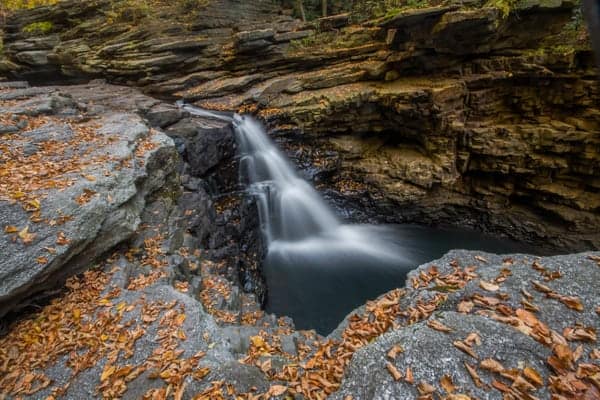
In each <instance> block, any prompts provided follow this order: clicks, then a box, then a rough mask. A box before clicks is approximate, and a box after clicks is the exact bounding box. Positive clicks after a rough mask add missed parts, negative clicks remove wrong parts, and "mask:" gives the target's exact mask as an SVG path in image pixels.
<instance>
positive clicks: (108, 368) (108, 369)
mask: <svg viewBox="0 0 600 400" xmlns="http://www.w3.org/2000/svg"><path fill="white" fill-rule="evenodd" d="M115 370H116V367H115V366H114V365H107V366H105V367H104V371H102V375H101V376H100V382H104V381H105V380H107V379H108V378H110V376H111V375H112V374H114V373H115Z"/></svg>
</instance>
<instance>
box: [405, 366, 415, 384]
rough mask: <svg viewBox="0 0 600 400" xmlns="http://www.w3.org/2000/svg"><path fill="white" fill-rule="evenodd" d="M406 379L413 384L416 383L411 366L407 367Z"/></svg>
mask: <svg viewBox="0 0 600 400" xmlns="http://www.w3.org/2000/svg"><path fill="white" fill-rule="evenodd" d="M404 380H405V381H406V382H408V383H410V384H411V385H412V384H414V383H415V377H414V375H413V372H412V368H411V367H408V368H406V378H404Z"/></svg>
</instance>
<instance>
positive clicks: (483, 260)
mask: <svg viewBox="0 0 600 400" xmlns="http://www.w3.org/2000/svg"><path fill="white" fill-rule="evenodd" d="M475 259H476V260H477V261H481V262H483V263H487V262H488V260H487V259H485V258H484V257H482V256H475Z"/></svg>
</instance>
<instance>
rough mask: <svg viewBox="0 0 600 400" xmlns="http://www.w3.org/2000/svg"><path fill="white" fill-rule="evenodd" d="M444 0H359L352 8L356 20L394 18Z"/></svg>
mask: <svg viewBox="0 0 600 400" xmlns="http://www.w3.org/2000/svg"><path fill="white" fill-rule="evenodd" d="M441 3H443V1H442V0H437V1H436V0H358V1H356V2H355V3H354V7H353V9H352V12H353V17H354V19H355V20H356V21H363V20H367V19H371V18H382V17H383V18H392V17H394V16H396V15H398V14H399V13H401V12H403V11H406V10H411V9H417V8H424V7H430V6H432V5H439V4H441Z"/></svg>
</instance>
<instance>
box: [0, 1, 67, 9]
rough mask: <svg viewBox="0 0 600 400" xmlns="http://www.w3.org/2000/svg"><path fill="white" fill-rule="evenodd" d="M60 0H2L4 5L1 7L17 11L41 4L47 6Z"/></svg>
mask: <svg viewBox="0 0 600 400" xmlns="http://www.w3.org/2000/svg"><path fill="white" fill-rule="evenodd" d="M59 1H60V0H1V1H0V3H2V5H1V6H0V8H2V9H5V10H8V11H15V10H21V9H24V8H35V7H40V6H47V5H52V4H56V3H58V2H59Z"/></svg>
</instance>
